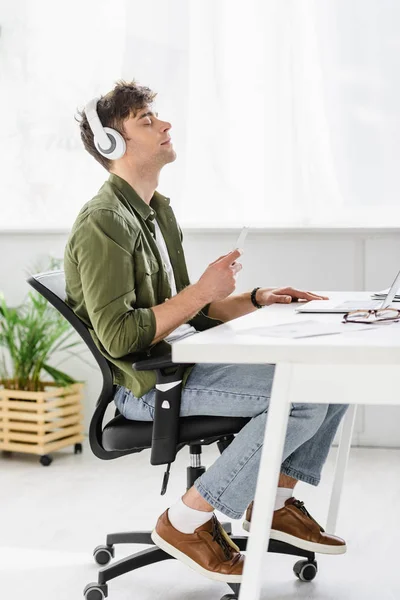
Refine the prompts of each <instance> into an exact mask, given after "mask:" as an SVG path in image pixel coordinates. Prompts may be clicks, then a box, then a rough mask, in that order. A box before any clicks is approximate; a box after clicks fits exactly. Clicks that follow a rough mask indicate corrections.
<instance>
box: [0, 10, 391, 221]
mask: <svg viewBox="0 0 400 600" xmlns="http://www.w3.org/2000/svg"><path fill="white" fill-rule="evenodd" d="M3 2H4V0H3ZM3 8H4V10H3V11H2V13H3V15H2V17H1V19H2V20H1V26H2V31H1V36H0V84H1V89H2V93H1V94H0V110H1V114H2V116H3V118H2V134H3V135H2V140H3V141H2V144H1V145H0V160H1V163H0V164H1V165H2V176H1V178H0V203H1V222H0V229H1V228H9V229H13V228H25V227H37V228H50V227H51V228H54V227H55V228H57V227H60V228H68V227H70V226H71V225H72V223H73V220H74V218H75V216H76V214H77V212H78V211H79V209H80V207H81V206H82V204H83V203H84V202H86V201H87V200H89V199H90V197H91V196H93V195H94V193H95V192H96V191H97V189H98V187H100V185H101V183H102V181H103V180H104V179H105V178H106V177H107V173H106V171H104V170H103V169H102V167H100V165H98V164H97V163H96V162H95V161H94V160H93V159H92V157H90V156H89V155H88V154H86V153H85V151H84V150H83V148H82V147H81V142H80V139H79V129H78V126H77V124H76V123H75V122H74V114H75V111H76V108H77V107H79V108H81V107H82V106H83V105H84V103H85V102H86V101H87V100H88V99H90V98H91V97H92V96H94V95H97V94H99V93H105V92H107V91H108V90H109V89H110V88H111V87H112V85H113V82H114V81H116V80H117V79H119V78H120V77H123V78H126V79H130V78H132V77H134V78H135V79H137V80H138V81H139V82H140V83H142V84H144V85H148V86H149V87H151V88H152V89H154V90H156V91H157V92H158V94H159V95H158V98H157V101H156V103H157V110H158V112H159V113H160V116H161V117H162V118H165V119H167V120H170V121H171V123H172V126H173V127H172V130H171V135H172V137H173V141H174V146H175V148H176V150H177V154H178V159H177V161H176V162H175V163H173V164H170V165H167V166H166V167H165V169H164V170H163V171H162V175H161V179H160V185H159V190H160V191H161V192H162V193H164V194H166V195H168V196H170V197H171V201H172V205H173V207H174V209H175V211H176V213H177V216H178V219H179V220H180V222H181V224H182V225H183V226H185V225H191V226H197V227H201V226H219V227H229V226H239V225H242V224H245V223H247V224H248V225H251V226H254V227H257V226H259V227H261V226H266V227H268V226H275V225H281V226H318V225H321V226H336V225H342V226H343V225H344V226H346V225H351V226H370V225H371V226H400V203H399V201H398V195H399V183H400V182H399V177H400V175H399V173H400V169H399V165H400V160H399V159H400V152H399V139H400V135H399V134H400V83H399V77H398V73H399V65H398V63H399V61H400V54H399V46H400V3H399V2H397V0H247V1H246V2H239V1H237V0H202V1H199V0H197V1H196V0H191V1H188V0H148V1H147V2H138V1H136V0H135V1H134V0H130V1H128V0H113V1H111V0H80V1H79V2H78V1H77V0H69V2H68V3H65V4H64V5H62V4H61V3H58V2H57V3H54V2H52V1H50V0H36V1H35V2H33V3H31V2H30V1H29V0H26V1H25V2H24V1H23V0H14V1H12V0H8V2H7V3H6V5H5V7H3Z"/></svg>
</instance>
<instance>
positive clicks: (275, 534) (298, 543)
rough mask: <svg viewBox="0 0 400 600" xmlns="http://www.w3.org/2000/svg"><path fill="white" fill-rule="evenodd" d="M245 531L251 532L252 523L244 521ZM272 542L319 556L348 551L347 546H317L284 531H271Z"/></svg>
mask: <svg viewBox="0 0 400 600" xmlns="http://www.w3.org/2000/svg"><path fill="white" fill-rule="evenodd" d="M243 529H244V530H245V531H247V532H250V522H249V521H243ZM269 537H270V539H271V540H276V541H278V542H286V543H287V544H290V545H291V546H295V547H296V548H301V549H302V550H307V551H308V552H317V553H318V554H345V552H346V551H347V546H346V544H344V545H342V546H330V545H328V544H316V543H314V542H308V541H307V540H302V539H301V538H298V537H296V536H294V535H290V533H285V532H284V531H278V530H276V529H271V534H270V536H269Z"/></svg>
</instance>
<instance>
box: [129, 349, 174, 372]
mask: <svg viewBox="0 0 400 600" xmlns="http://www.w3.org/2000/svg"><path fill="white" fill-rule="evenodd" d="M172 366H177V363H174V362H172V355H171V352H168V353H167V354H164V355H163V356H151V357H150V358H145V359H143V360H138V361H136V362H134V363H133V364H132V367H133V368H134V369H135V371H153V370H154V369H161V368H164V367H172Z"/></svg>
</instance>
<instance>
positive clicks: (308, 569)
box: [293, 560, 318, 581]
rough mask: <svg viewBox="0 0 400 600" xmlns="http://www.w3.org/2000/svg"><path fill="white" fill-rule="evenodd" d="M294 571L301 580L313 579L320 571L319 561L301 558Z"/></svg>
mask: <svg viewBox="0 0 400 600" xmlns="http://www.w3.org/2000/svg"><path fill="white" fill-rule="evenodd" d="M293 572H294V574H295V575H296V577H298V578H299V579H300V581H312V580H313V579H314V577H315V576H316V574H317V572H318V566H317V561H315V560H314V561H308V560H299V561H298V562H297V563H296V564H295V565H294V567H293Z"/></svg>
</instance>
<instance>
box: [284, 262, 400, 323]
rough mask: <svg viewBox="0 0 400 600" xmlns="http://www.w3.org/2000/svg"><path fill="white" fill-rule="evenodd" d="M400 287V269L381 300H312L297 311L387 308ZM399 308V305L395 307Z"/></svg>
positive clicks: (340, 311)
mask: <svg viewBox="0 0 400 600" xmlns="http://www.w3.org/2000/svg"><path fill="white" fill-rule="evenodd" d="M399 287H400V271H399V272H398V273H397V275H396V279H395V280H394V281H393V283H392V285H391V287H390V288H389V291H388V292H387V294H384V295H383V296H382V299H379V300H347V301H346V302H341V303H340V304H337V303H336V302H334V301H332V300H311V301H310V302H305V303H304V304H303V305H300V306H299V307H298V308H297V309H296V312H298V313H347V312H349V311H350V310H363V309H374V308H375V309H376V308H387V307H388V306H390V304H391V303H392V302H393V300H394V298H395V296H396V292H397V291H398V289H399ZM395 308H397V306H396V307H395Z"/></svg>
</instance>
